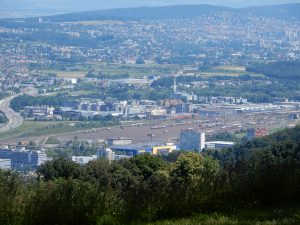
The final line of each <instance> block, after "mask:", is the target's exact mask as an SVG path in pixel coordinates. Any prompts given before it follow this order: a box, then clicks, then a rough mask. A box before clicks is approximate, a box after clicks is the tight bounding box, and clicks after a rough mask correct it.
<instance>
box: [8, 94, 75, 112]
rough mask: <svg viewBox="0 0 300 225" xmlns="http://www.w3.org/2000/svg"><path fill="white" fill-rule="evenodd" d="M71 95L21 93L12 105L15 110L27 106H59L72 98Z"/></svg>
mask: <svg viewBox="0 0 300 225" xmlns="http://www.w3.org/2000/svg"><path fill="white" fill-rule="evenodd" d="M71 98H72V97H71V96H69V95H66V94H57V95H55V96H30V95H20V96H18V97H16V98H14V99H13V100H12V101H11V103H10V106H11V107H12V109H13V110H15V111H20V110H22V109H24V108H25V107H26V106H52V107H59V106H62V105H63V104H64V103H65V102H67V101H69V100H71Z"/></svg>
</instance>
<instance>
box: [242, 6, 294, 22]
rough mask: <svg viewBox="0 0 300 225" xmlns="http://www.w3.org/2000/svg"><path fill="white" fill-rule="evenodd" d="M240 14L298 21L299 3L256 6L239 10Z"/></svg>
mask: <svg viewBox="0 0 300 225" xmlns="http://www.w3.org/2000/svg"><path fill="white" fill-rule="evenodd" d="M240 11H241V12H245V13H253V14H254V15H259V16H267V17H274V18H278V19H284V20H291V19H292V20H298V21H299V20H300V3H296V4H285V5H273V6H256V7H249V8H243V9H240Z"/></svg>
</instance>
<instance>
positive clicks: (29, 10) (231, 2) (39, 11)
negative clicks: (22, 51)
mask: <svg viewBox="0 0 300 225" xmlns="http://www.w3.org/2000/svg"><path fill="white" fill-rule="evenodd" d="M298 2H299V0H266V1H260V0H254V1H248V0H130V1H123V0H100V1H98V0H63V1H61V0H45V1H44V0H2V1H1V9H0V18H1V17H2V18H3V17H9V18H11V17H30V16H42V15H51V14H60V13H69V12H78V11H86V10H96V9H111V8H124V7H141V6H164V5H184V4H211V5H221V6H229V7H247V6H254V5H276V4H288V3H298Z"/></svg>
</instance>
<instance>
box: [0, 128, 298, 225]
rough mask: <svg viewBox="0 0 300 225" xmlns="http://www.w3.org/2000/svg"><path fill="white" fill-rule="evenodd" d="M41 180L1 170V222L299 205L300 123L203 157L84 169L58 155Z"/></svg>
mask: <svg viewBox="0 0 300 225" xmlns="http://www.w3.org/2000/svg"><path fill="white" fill-rule="evenodd" d="M37 175H38V176H37V178H32V179H29V180H28V179H26V181H24V179H23V178H22V177H21V176H20V175H19V174H17V173H16V172H12V171H1V172H0V223H1V224H13V225H15V224H26V225H27V224H28V225H29V224H45V225H48V224H49V225H52V224H83V225H84V224H89V225H90V224H128V223H133V224H140V223H142V222H143V221H153V220H157V219H161V218H174V217H178V216H186V215H190V214H192V213H197V212H207V211H219V212H220V211H228V210H239V209H242V208H243V209H253V208H258V207H263V206H274V205H290V206H293V205H294V204H299V194H300V188H299V187H300V127H296V128H294V129H290V130H284V131H282V132H278V133H276V134H273V135H271V136H268V137H265V138H259V139H255V140H253V141H244V142H243V143H241V144H239V145H236V146H234V147H233V148H231V149H224V150H221V151H220V150H219V151H217V150H210V151H207V152H204V153H203V154H202V155H199V154H197V153H191V152H175V153H173V154H170V155H168V156H151V155H149V154H144V155H139V156H136V157H133V158H131V159H128V160H121V161H118V162H109V161H107V160H95V161H91V162H90V163H88V164H87V165H84V166H80V165H78V164H76V163H73V162H72V161H70V160H68V159H63V158H59V159H56V160H53V161H50V162H47V163H45V164H43V165H42V166H41V167H40V168H39V169H38V171H37Z"/></svg>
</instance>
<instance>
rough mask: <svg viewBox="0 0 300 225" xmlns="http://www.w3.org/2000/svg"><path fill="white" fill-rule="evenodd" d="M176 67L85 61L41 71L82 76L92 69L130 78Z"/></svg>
mask: <svg viewBox="0 0 300 225" xmlns="http://www.w3.org/2000/svg"><path fill="white" fill-rule="evenodd" d="M178 69H179V66H177V65H160V64H107V63H87V64H77V65H74V66H72V67H66V68H65V69H64V70H61V69H59V68H57V69H49V70H44V71H42V72H43V73H44V74H49V73H51V74H56V76H57V77H60V78H82V77H85V75H86V74H87V73H88V71H90V70H92V71H93V72H94V73H95V74H98V73H99V72H102V74H104V75H105V76H106V77H109V76H111V78H114V76H116V75H120V74H128V75H129V77H131V78H141V77H144V76H148V75H168V74H172V72H173V71H177V70H178Z"/></svg>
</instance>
